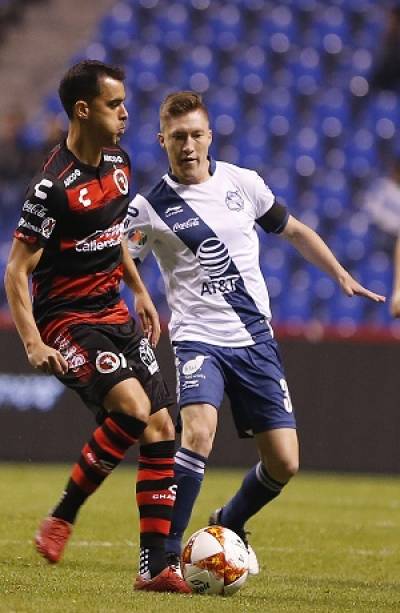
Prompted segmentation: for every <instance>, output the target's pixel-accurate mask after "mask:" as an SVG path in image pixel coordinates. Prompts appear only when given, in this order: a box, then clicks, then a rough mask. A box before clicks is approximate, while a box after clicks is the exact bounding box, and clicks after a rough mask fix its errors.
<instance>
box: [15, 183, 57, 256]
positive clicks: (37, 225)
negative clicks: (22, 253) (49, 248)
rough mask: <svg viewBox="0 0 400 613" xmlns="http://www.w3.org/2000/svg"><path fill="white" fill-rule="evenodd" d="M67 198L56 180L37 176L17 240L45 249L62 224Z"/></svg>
mask: <svg viewBox="0 0 400 613" xmlns="http://www.w3.org/2000/svg"><path fill="white" fill-rule="evenodd" d="M65 197H66V196H65V192H64V190H63V189H62V188H61V187H60V185H59V184H58V182H57V180H56V179H54V178H53V177H51V176H50V175H46V174H40V175H38V176H36V177H35V178H34V179H33V181H32V182H31V183H30V185H29V187H28V189H27V192H26V195H25V202H24V203H23V205H22V210H21V217H20V219H19V221H18V224H17V228H16V230H15V232H14V236H15V238H17V239H19V240H22V241H24V242H26V243H30V244H32V245H37V246H38V247H45V246H46V245H47V243H48V242H49V241H50V239H51V236H52V234H53V232H54V230H55V228H56V226H57V224H58V223H60V217H61V211H62V208H63V203H64V200H65Z"/></svg>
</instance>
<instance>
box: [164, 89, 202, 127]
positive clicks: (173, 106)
mask: <svg viewBox="0 0 400 613" xmlns="http://www.w3.org/2000/svg"><path fill="white" fill-rule="evenodd" d="M197 110H201V111H202V112H203V113H204V115H205V116H206V117H207V120H208V121H209V116H208V111H207V107H206V105H205V104H204V102H203V98H202V97H201V96H200V94H197V93H196V92H193V91H190V90H188V91H180V92H174V93H172V94H168V96H167V97H166V98H165V99H164V100H163V102H162V103H161V106H160V128H161V130H162V129H163V124H164V122H165V120H167V119H168V118H169V117H179V116H180V115H186V114H187V113H191V112H192V111H197Z"/></svg>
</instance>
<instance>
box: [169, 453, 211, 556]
mask: <svg viewBox="0 0 400 613" xmlns="http://www.w3.org/2000/svg"><path fill="white" fill-rule="evenodd" d="M206 462H207V458H205V457H203V456H202V455H200V454H198V453H195V452H194V451H190V450H189V449H185V448H184V447H180V449H178V451H177V452H176V454H175V482H176V484H177V486H178V487H177V490H176V500H175V505H174V511H173V513H172V523H171V530H170V533H169V536H168V538H167V539H166V542H165V550H166V552H167V553H169V552H173V553H176V554H178V555H181V550H182V537H183V533H184V532H185V530H186V528H187V525H188V523H189V520H190V516H191V514H192V509H193V505H194V503H195V501H196V498H197V496H198V495H199V492H200V487H201V482H202V481H203V477H204V470H205V466H206Z"/></svg>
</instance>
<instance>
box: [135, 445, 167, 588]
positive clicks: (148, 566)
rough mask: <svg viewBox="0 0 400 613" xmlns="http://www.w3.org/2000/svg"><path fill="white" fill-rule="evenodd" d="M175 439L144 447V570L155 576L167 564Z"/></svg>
mask: <svg viewBox="0 0 400 613" xmlns="http://www.w3.org/2000/svg"><path fill="white" fill-rule="evenodd" d="M174 450H175V441H161V442H158V443H151V444H149V445H142V446H141V447H140V456H139V464H138V471H137V479H136V500H137V505H138V509H139V516H140V547H141V559H140V572H141V574H146V572H149V573H150V576H152V577H153V576H155V575H156V574H158V573H159V572H160V571H161V570H162V569H163V568H165V566H166V565H167V562H166V558H165V547H164V543H165V539H166V537H167V536H168V534H169V531H170V527H171V518H172V511H173V508H174V503H175V496H176V491H175V489H176V486H175V481H174Z"/></svg>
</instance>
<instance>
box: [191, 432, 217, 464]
mask: <svg viewBox="0 0 400 613" xmlns="http://www.w3.org/2000/svg"><path fill="white" fill-rule="evenodd" d="M214 434H215V433H214V432H212V431H210V430H209V429H208V428H204V427H199V428H191V429H190V430H189V432H185V436H184V446H185V447H186V448H188V449H190V450H191V451H194V452H195V453H198V454H200V455H202V456H205V457H208V456H209V454H210V452H211V449H212V445H213V441H214Z"/></svg>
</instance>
